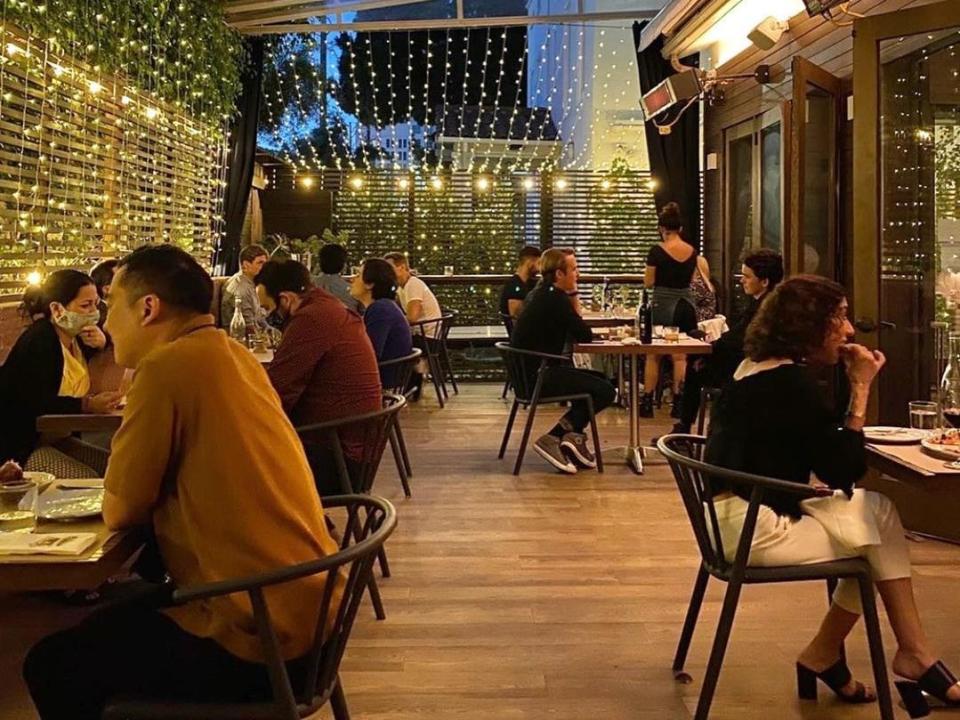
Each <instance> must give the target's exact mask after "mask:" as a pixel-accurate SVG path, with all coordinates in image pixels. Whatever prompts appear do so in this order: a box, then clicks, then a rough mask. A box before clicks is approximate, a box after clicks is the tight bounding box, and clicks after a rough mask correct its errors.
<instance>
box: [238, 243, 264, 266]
mask: <svg viewBox="0 0 960 720" xmlns="http://www.w3.org/2000/svg"><path fill="white" fill-rule="evenodd" d="M258 257H270V256H269V255H268V254H267V251H266V249H264V248H263V247H262V246H261V245H247V246H246V247H245V248H244V249H243V250H241V251H240V262H242V263H245V262H248V263H250V262H253V261H254V260H256V259H257V258H258Z"/></svg>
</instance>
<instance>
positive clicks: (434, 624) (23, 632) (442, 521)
mask: <svg viewBox="0 0 960 720" xmlns="http://www.w3.org/2000/svg"><path fill="white" fill-rule="evenodd" d="M505 417H506V405H505V403H503V402H502V401H500V400H499V387H494V386H492V385H468V386H465V387H463V388H461V392H460V395H459V396H456V397H453V398H452V399H451V401H450V403H449V405H448V406H447V407H446V408H445V409H443V410H440V409H438V407H437V406H436V403H435V400H430V399H427V400H426V401H425V402H422V403H421V404H420V405H419V406H416V407H413V408H412V409H411V410H409V411H405V414H404V416H403V423H404V428H405V434H406V437H407V441H408V443H409V445H410V450H411V455H412V461H413V464H414V472H415V476H414V478H413V479H412V484H413V495H414V496H413V498H412V499H411V500H404V499H403V496H402V494H401V492H400V489H399V482H398V481H397V478H396V473H395V469H394V467H393V465H392V461H391V460H390V458H389V456H387V457H385V462H384V465H383V467H382V470H381V473H380V477H379V479H378V481H377V482H378V485H377V487H376V488H375V489H376V490H377V491H378V492H379V493H380V494H382V495H385V496H386V497H388V498H390V499H391V500H393V501H394V502H395V503H396V505H397V508H398V511H399V515H400V524H399V527H398V530H397V532H396V534H395V535H394V537H393V538H392V539H391V540H390V542H389V545H388V548H389V553H390V564H391V568H392V571H393V577H392V578H390V579H387V580H384V581H382V582H381V585H380V587H381V591H382V593H383V596H384V601H385V603H386V609H387V619H386V620H385V621H383V622H376V621H375V620H374V619H373V616H372V611H371V610H370V608H369V607H368V606H366V607H363V608H361V617H360V618H359V619H358V623H357V626H356V628H355V630H354V633H353V637H352V639H351V643H350V647H349V649H348V651H347V655H346V658H345V660H344V664H343V672H342V677H343V682H344V686H345V690H346V694H347V698H348V701H349V704H350V708H351V711H352V716H353V717H354V718H357V719H363V718H368V719H371V720H372V719H376V720H387V719H390V720H407V719H410V720H413V719H414V718H417V719H424V720H434V719H436V720H440V719H444V720H449V719H460V718H464V719H466V718H471V719H472V718H489V719H490V720H493V719H497V720H513V719H523V720H535V719H540V718H543V719H548V718H549V719H550V720H561V719H566V718H569V719H570V720H574V719H577V720H580V719H586V720H594V719H599V718H604V719H607V718H609V719H616V718H623V719H625V720H626V719H628V718H629V720H654V719H656V720H673V719H677V720H681V719H686V718H691V717H692V714H693V709H694V707H695V705H696V698H697V693H698V692H699V680H700V677H701V676H702V672H703V668H704V665H705V662H706V656H707V652H708V648H709V645H708V643H709V640H710V638H711V637H712V633H713V628H714V624H715V618H716V616H717V614H718V612H719V603H720V599H721V597H722V595H721V593H722V588H721V587H719V586H716V587H711V590H710V591H709V593H708V599H707V602H705V604H704V609H703V614H702V616H703V622H702V625H701V627H700V628H699V630H698V632H697V634H696V636H695V640H694V644H693V648H692V650H691V657H690V661H689V663H688V669H689V671H690V672H691V674H692V675H693V677H694V682H693V684H690V685H678V684H675V683H674V681H673V679H672V675H671V673H670V663H671V660H672V657H673V651H674V647H675V643H676V639H677V635H678V632H679V627H680V624H681V621H682V618H683V613H684V611H685V609H686V603H687V600H688V598H689V592H690V588H691V584H692V581H693V577H694V572H695V570H696V564H697V556H696V552H695V548H694V545H693V539H692V536H691V533H690V530H689V527H688V524H687V522H686V520H685V518H684V516H683V512H682V508H681V506H680V503H679V501H678V498H677V495H676V491H675V488H674V486H673V482H672V479H671V478H670V477H669V476H668V471H667V469H666V468H665V467H663V466H660V467H655V468H651V469H650V470H649V471H648V473H647V474H646V475H645V476H643V477H637V476H635V475H633V474H631V473H629V472H627V470H626V469H625V468H624V467H623V466H622V465H621V464H620V463H618V462H615V460H614V458H612V457H609V458H608V469H607V472H606V473H605V474H604V475H598V474H597V473H595V472H581V473H580V474H579V475H577V476H576V477H570V476H564V475H560V474H557V473H555V472H552V471H551V470H550V469H549V468H548V467H547V466H546V465H545V463H543V462H542V461H541V460H540V459H539V458H538V457H537V456H536V455H534V454H532V453H531V454H530V456H529V458H528V462H527V465H526V468H525V470H524V471H523V473H522V475H521V476H520V477H519V478H515V477H514V476H512V475H511V474H510V467H511V466H510V465H509V464H508V462H507V461H497V459H496V451H497V446H498V443H499V438H500V433H501V432H502V427H503V423H504V420H505ZM555 418H556V412H555V411H552V410H547V411H544V412H543V417H542V418H541V419H540V421H538V426H539V427H540V428H541V429H545V428H546V427H547V426H549V425H550V424H552V422H553V420H554V419H555ZM666 427H667V421H666V419H663V420H661V421H660V422H659V423H658V424H653V425H651V426H650V427H649V428H647V429H646V430H645V435H644V436H645V437H646V436H649V435H652V434H654V433H655V432H657V431H663V430H664V429H665V428H666ZM600 432H601V436H602V438H603V444H604V446H608V447H609V446H614V445H617V444H622V443H623V442H624V441H625V436H626V422H625V418H624V415H623V412H622V411H620V410H611V411H608V412H607V413H605V414H604V417H603V422H602V426H601V431H600ZM911 552H912V555H913V559H914V562H915V578H916V584H917V592H918V595H919V602H920V605H921V609H922V612H923V615H924V618H925V620H926V622H927V625H928V629H929V631H930V634H931V635H932V636H933V637H934V638H936V642H937V645H938V647H939V648H940V649H941V650H942V652H943V655H944V658H945V659H946V661H947V662H948V663H950V664H952V665H953V666H955V667H957V666H960V623H958V622H957V618H960V593H958V592H957V587H958V580H960V548H958V547H954V546H950V545H944V544H940V543H936V542H922V543H914V544H911ZM825 608H826V598H825V589H824V588H823V587H822V586H820V585H818V584H817V585H814V584H803V585H794V586H790V587H783V586H781V587H766V588H755V587H750V588H747V589H746V590H745V591H744V594H743V597H742V599H741V604H740V614H739V616H738V620H737V623H736V625H735V627H734V633H733V638H732V641H731V645H730V650H729V652H728V655H727V660H726V663H725V667H724V672H723V674H722V675H721V679H720V685H719V688H718V692H717V697H716V701H715V703H714V711H713V713H712V714H711V717H712V718H717V719H718V720H720V719H729V720H733V719H737V720H747V719H751V718H757V719H760V718H762V719H763V720H769V719H770V718H771V717H776V718H777V719H778V720H787V719H789V718H807V719H811V720H812V719H818V718H831V719H832V718H851V719H852V718H876V717H878V714H877V710H876V706H875V705H874V706H866V707H849V706H842V705H839V704H837V703H835V702H834V701H833V700H831V699H828V698H826V697H825V696H824V694H823V693H822V692H821V697H822V698H823V699H822V700H821V702H820V703H819V704H816V703H802V704H801V703H800V702H798V701H797V700H796V699H795V698H796V694H795V689H794V679H793V676H794V670H793V662H794V658H795V656H796V654H797V652H798V651H799V650H800V648H801V647H802V646H803V644H804V643H805V642H806V641H807V640H808V638H809V637H810V635H811V634H812V633H813V631H814V628H815V627H816V624H817V622H818V620H819V618H820V616H821V614H822V613H823V612H824V610H825ZM0 614H2V615H0V616H2V618H3V620H2V625H0V633H2V639H0V718H3V719H4V720H5V719H6V718H17V719H18V720H19V718H32V717H34V715H33V714H32V711H31V710H30V709H29V708H30V705H29V700H28V699H27V698H26V696H25V693H24V690H23V687H22V684H21V682H20V679H19V663H20V661H21V660H22V657H23V653H24V651H25V649H26V647H28V646H29V644H30V642H32V641H33V640H34V639H36V638H38V637H40V636H41V635H42V634H44V633H45V632H48V631H49V630H50V629H53V628H55V627H58V626H60V625H62V624H67V623H69V622H73V621H75V619H76V617H78V611H75V610H71V611H69V612H66V611H64V610H63V608H61V607H59V606H56V605H52V604H50V603H49V602H48V601H45V600H43V599H41V598H37V597H32V596H31V597H18V598H5V599H4V598H0ZM884 625H885V630H886V624H885V623H884ZM886 648H887V655H888V659H889V656H890V655H891V654H892V650H893V648H894V644H893V640H892V637H891V636H890V634H889V632H887V634H886ZM848 651H849V655H850V658H851V664H852V666H853V668H854V671H855V672H859V673H860V674H866V673H868V672H869V664H868V662H867V659H866V657H867V656H866V648H865V640H864V636H863V634H862V632H859V631H858V632H856V633H855V634H854V636H853V637H852V638H851V641H850V643H849V645H848ZM325 713H326V711H324V713H323V714H321V716H322V717H328V715H326V714H325ZM897 713H898V717H903V718H906V717H907V715H906V713H905V712H904V711H903V710H901V709H899V708H898V709H897Z"/></svg>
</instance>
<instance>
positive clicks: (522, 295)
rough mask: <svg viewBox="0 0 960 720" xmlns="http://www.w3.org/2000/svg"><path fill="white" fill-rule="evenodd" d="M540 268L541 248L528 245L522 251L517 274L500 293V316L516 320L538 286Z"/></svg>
mask: <svg viewBox="0 0 960 720" xmlns="http://www.w3.org/2000/svg"><path fill="white" fill-rule="evenodd" d="M539 267H540V248H538V247H534V246H533V245H526V246H525V247H523V248H522V249H521V250H520V264H519V265H517V272H516V274H515V275H514V276H513V277H512V278H510V279H509V280H507V282H506V283H505V284H504V286H503V290H501V291H500V315H501V316H503V315H509V316H510V317H512V318H513V319H514V320H516V318H517V315H519V314H520V308H522V307H523V301H524V300H526V298H527V295H529V294H530V292H531V291H532V290H533V289H534V288H535V287H536V286H537V270H538V269H539Z"/></svg>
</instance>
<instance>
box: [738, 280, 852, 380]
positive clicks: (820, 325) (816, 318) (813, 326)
mask: <svg viewBox="0 0 960 720" xmlns="http://www.w3.org/2000/svg"><path fill="white" fill-rule="evenodd" d="M845 298H846V293H845V292H844V289H843V286H842V285H838V284H837V283H835V282H833V281H832V280H828V279H827V278H824V277H819V276H817V275H797V276H796V277H792V278H790V279H789V280H785V281H784V282H782V283H780V284H779V285H778V286H777V289H776V290H774V291H773V292H772V293H770V294H769V295H768V296H767V298H766V300H764V301H763V304H762V305H761V306H760V309H759V310H758V311H757V315H756V317H754V319H753V322H751V323H750V327H749V328H747V338H746V342H745V343H744V350H745V351H746V355H747V357H749V358H750V359H751V360H754V361H756V362H759V361H761V360H769V359H770V358H789V359H790V360H793V361H795V362H800V361H802V360H804V359H806V358H807V357H809V356H810V355H811V354H812V353H814V352H815V351H816V350H817V349H819V348H820V347H822V346H823V343H824V341H825V340H826V338H827V334H828V333H829V332H830V329H831V325H832V324H833V323H834V322H836V321H837V317H838V316H837V313H838V311H839V310H840V305H841V304H842V303H843V301H844V299H845Z"/></svg>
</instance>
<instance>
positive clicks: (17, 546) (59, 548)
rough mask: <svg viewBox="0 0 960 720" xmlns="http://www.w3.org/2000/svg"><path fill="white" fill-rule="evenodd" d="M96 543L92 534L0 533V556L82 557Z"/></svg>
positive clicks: (95, 538) (94, 535)
mask: <svg viewBox="0 0 960 720" xmlns="http://www.w3.org/2000/svg"><path fill="white" fill-rule="evenodd" d="M96 541H97V536H96V534H94V533H42V534H27V533H0V555H68V556H70V555H72V556H76V555H82V554H83V553H85V552H86V551H87V550H89V549H90V548H91V547H92V546H93V544H94V543H96Z"/></svg>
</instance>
